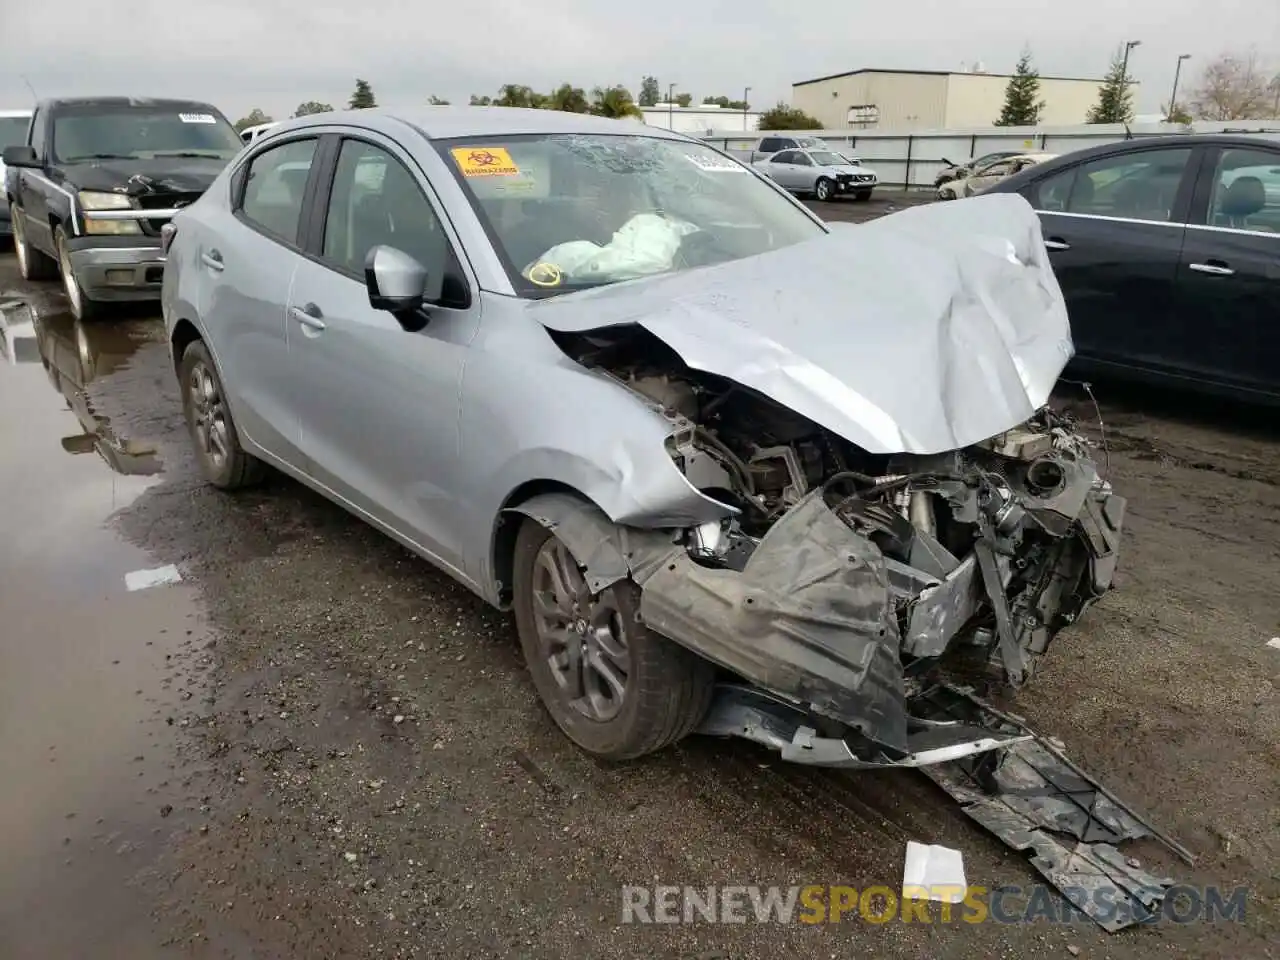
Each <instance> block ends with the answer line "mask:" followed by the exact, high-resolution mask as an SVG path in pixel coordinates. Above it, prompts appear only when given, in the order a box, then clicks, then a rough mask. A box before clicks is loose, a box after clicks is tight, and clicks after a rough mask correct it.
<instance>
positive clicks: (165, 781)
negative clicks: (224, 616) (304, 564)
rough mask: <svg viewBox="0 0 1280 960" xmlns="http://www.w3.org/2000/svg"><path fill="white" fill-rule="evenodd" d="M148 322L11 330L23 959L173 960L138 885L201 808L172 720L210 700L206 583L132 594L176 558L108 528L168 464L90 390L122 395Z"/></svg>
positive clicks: (9, 559)
mask: <svg viewBox="0 0 1280 960" xmlns="http://www.w3.org/2000/svg"><path fill="white" fill-rule="evenodd" d="M6 315H7V316H8V317H9V318H10V321H12V319H13V316H14V312H13V311H7V314H6ZM147 326H149V325H139V324H138V323H137V322H132V321H126V322H123V323H116V322H113V321H111V320H106V321H102V322H98V323H94V324H88V325H85V324H78V323H76V322H75V321H74V320H73V319H72V318H71V317H69V316H67V315H65V314H58V313H49V312H43V311H40V312H37V314H36V315H35V316H34V317H33V318H32V319H31V322H30V323H29V324H28V325H27V327H25V328H24V327H23V326H22V323H21V321H19V322H18V323H13V322H10V323H8V324H7V325H6V328H5V329H4V330H2V331H0V335H2V336H3V340H4V343H3V344H2V345H0V346H2V347H3V349H4V353H3V356H4V358H5V361H6V362H0V496H2V498H3V499H2V500H0V511H3V519H0V529H3V531H4V537H3V543H4V548H3V550H0V611H3V613H2V614H0V624H2V626H0V738H2V739H3V743H4V749H3V750H0V783H3V784H4V785H5V789H4V790H0V836H2V837H4V838H5V840H4V852H5V857H4V861H3V864H2V865H0V955H2V956H3V957H4V958H5V960H18V958H25V957H39V958H41V960H46V958H50V957H72V956H88V955H93V956H103V957H115V956H121V957H124V956H127V957H130V958H131V960H147V958H150V957H153V956H159V955H160V947H159V943H160V939H161V938H160V937H159V935H158V934H157V932H156V931H155V930H154V929H153V927H152V919H151V917H150V915H149V914H150V911H149V908H148V905H147V901H146V900H145V899H144V898H143V897H142V896H141V895H140V894H139V892H138V891H137V890H136V889H134V888H133V887H132V886H131V884H132V881H133V879H134V877H135V876H136V875H137V873H138V871H139V870H140V869H141V868H143V867H145V866H146V865H147V864H148V863H149V862H151V860H152V859H153V858H154V855H155V853H156V851H157V850H158V849H159V847H160V845H161V844H163V842H164V840H165V838H166V836H167V835H168V834H169V833H171V832H172V831H174V830H176V829H181V821H182V819H183V817H182V811H183V810H186V809H189V808H190V807H191V802H190V798H184V797H183V796H182V793H181V789H180V783H179V780H178V778H177V777H176V776H175V774H176V772H177V761H176V759H175V753H176V744H175V737H176V735H177V732H178V731H177V729H176V727H175V726H170V725H169V723H168V721H170V720H172V718H173V716H174V715H175V713H176V712H177V711H179V710H190V709H191V708H192V706H193V704H196V703H198V702H199V700H198V699H197V698H194V697H192V688H190V687H187V688H185V689H184V685H185V684H188V683H193V682H194V681H192V680H190V679H189V677H188V676H187V675H186V673H185V668H184V667H183V666H181V665H180V664H181V663H182V662H183V658H184V656H185V654H186V653H187V652H189V651H190V649H191V648H192V645H193V644H195V643H197V642H199V641H201V639H202V634H201V631H202V629H203V628H202V626H201V623H200V622H199V613H198V610H199V607H198V605H197V600H196V597H195V593H194V589H193V588H192V587H191V586H190V585H188V584H177V585H167V586H159V587H153V588H150V589H146V590H138V591H135V592H129V591H127V590H126V588H125V575H126V574H127V573H129V572H130V571H134V570H139V569H145V568H150V567H155V566H159V565H162V564H165V563H169V562H171V561H172V560H173V559H174V558H168V557H160V558H157V557H152V556H150V555H148V554H147V553H146V552H145V551H142V550H140V549H138V548H136V547H134V546H132V545H130V544H128V543H125V542H124V541H122V540H121V539H120V538H119V537H117V536H116V535H115V533H114V532H112V530H111V529H109V527H108V526H107V525H106V521H107V519H108V518H109V516H110V515H111V514H112V513H113V512H114V511H116V510H119V509H120V508H122V507H124V506H126V505H128V504H129V503H130V502H132V501H133V500H134V499H136V498H137V497H138V496H139V495H140V494H141V493H142V492H143V491H145V490H146V489H147V488H148V487H150V486H151V485H153V484H154V483H156V482H158V481H159V480H160V476H159V474H160V471H161V464H160V461H159V460H158V458H157V457H156V456H155V450H154V448H153V447H152V446H151V445H149V444H147V443H146V442H144V441H141V440H137V439H132V438H126V437H122V436H118V435H117V434H116V433H115V432H114V431H113V430H112V429H111V426H110V424H109V423H108V422H107V421H106V419H105V418H103V417H101V416H99V415H98V414H96V413H95V412H94V408H93V402H92V400H91V398H90V391H91V390H92V391H94V392H96V391H97V390H100V389H101V390H105V389H110V378H111V375H112V373H113V371H116V370H118V369H120V368H121V367H122V366H124V365H125V364H127V363H128V361H129V357H130V355H131V354H132V352H133V350H134V349H135V348H136V346H137V345H138V343H139V342H141V341H143V340H145V339H148V337H147V336H146V332H147V329H146V328H147ZM140 334H141V335H140ZM32 345H34V347H35V350H34V353H33V351H32V350H31V346H32ZM188 698H190V702H188ZM166 805H169V806H171V807H177V808H178V811H177V812H174V811H173V810H172V809H169V810H165V809H164V808H165V807H166Z"/></svg>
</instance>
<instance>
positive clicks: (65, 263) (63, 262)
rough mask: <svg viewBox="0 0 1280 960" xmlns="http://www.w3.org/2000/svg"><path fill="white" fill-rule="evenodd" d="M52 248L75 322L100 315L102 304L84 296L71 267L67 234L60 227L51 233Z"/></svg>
mask: <svg viewBox="0 0 1280 960" xmlns="http://www.w3.org/2000/svg"><path fill="white" fill-rule="evenodd" d="M53 246H54V249H55V250H57V251H58V269H59V271H60V272H61V273H62V289H63V290H64V291H66V294H67V303H68V304H70V306H71V315H72V316H73V317H75V318H76V319H77V320H92V319H94V318H95V317H97V316H99V315H100V314H101V313H102V309H103V308H102V304H100V303H98V302H97V301H96V300H90V299H89V298H88V297H87V296H85V292H84V290H83V289H82V288H81V286H80V281H79V280H77V279H76V272H75V269H74V268H73V267H72V265H71V252H70V251H69V250H68V249H67V234H66V231H65V230H63V229H62V227H57V228H55V229H54V231H53Z"/></svg>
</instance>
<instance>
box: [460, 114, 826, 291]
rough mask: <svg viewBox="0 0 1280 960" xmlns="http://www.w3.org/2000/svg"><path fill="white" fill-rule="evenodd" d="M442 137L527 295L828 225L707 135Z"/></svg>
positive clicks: (720, 256)
mask: <svg viewBox="0 0 1280 960" xmlns="http://www.w3.org/2000/svg"><path fill="white" fill-rule="evenodd" d="M439 149H440V151H441V153H442V155H443V156H444V157H445V160H446V162H447V163H449V164H450V165H451V166H452V168H453V170H454V172H455V175H456V176H457V177H458V180H459V182H460V183H462V185H463V188H464V189H465V190H466V191H467V192H468V194H469V196H470V199H471V201H472V203H473V205H474V207H475V209H476V210H477V212H478V213H479V215H480V217H481V219H482V221H483V223H484V225H485V227H486V229H487V231H488V233H489V234H490V236H491V237H492V238H493V241H494V245H495V247H496V248H497V250H498V252H499V253H500V254H501V255H502V258H503V259H504V261H505V262H506V265H507V267H508V270H509V271H510V273H511V279H512V282H513V284H514V285H515V286H516V288H517V290H518V291H520V292H521V293H522V294H523V295H525V296H534V297H536V296H547V295H552V294H555V293H562V292H565V291H567V290H572V289H580V288H582V287H590V286H600V285H603V284H608V283H615V282H617V281H620V280H631V279H635V278H637V277H645V276H651V275H654V274H660V273H667V272H670V271H674V270H686V269H689V268H692V267H701V266H707V265H710V264H716V263H724V262H726V261H729V260H737V259H740V258H742V257H749V256H753V255H755V254H759V253H765V252H768V251H770V250H777V249H780V248H782V247H785V246H789V245H791V244H793V243H799V242H800V241H802V240H807V239H810V238H812V237H815V236H819V235H821V234H822V233H823V228H822V227H821V226H820V225H819V224H818V223H817V222H816V221H815V220H814V219H813V218H812V217H810V216H808V215H806V214H805V213H804V211H803V210H801V209H799V208H798V207H797V206H796V205H795V204H794V203H792V202H790V201H789V200H788V199H787V198H786V197H785V196H784V195H783V194H781V193H780V192H779V191H777V190H776V189H774V188H772V187H770V186H769V185H768V184H767V183H765V182H762V181H761V180H760V179H759V178H757V177H756V176H755V175H753V174H752V172H751V171H750V170H748V169H747V168H746V167H744V166H743V165H742V164H740V163H738V162H737V161H735V160H733V159H730V158H728V157H726V156H724V155H723V154H720V153H718V152H716V151H715V150H712V149H711V148H710V147H706V146H703V145H701V144H695V143H689V142H685V141H678V140H662V139H658V138H656V137H643V136H616V135H615V136H559V137H553V136H547V137H512V138H509V139H490V140H484V141H478V142H475V143H462V144H460V143H457V142H455V141H446V142H444V143H442V145H441V146H440V148H439Z"/></svg>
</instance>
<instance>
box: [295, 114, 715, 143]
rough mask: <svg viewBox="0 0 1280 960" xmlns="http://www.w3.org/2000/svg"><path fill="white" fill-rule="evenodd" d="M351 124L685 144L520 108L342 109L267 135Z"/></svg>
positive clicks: (621, 125) (387, 129)
mask: <svg viewBox="0 0 1280 960" xmlns="http://www.w3.org/2000/svg"><path fill="white" fill-rule="evenodd" d="M330 124H352V125H354V126H360V127H365V128H368V129H372V130H378V131H380V132H383V133H388V134H390V133H394V132H396V131H397V129H398V128H399V127H401V126H402V125H407V126H410V127H413V128H414V129H415V130H417V131H418V132H419V133H421V134H422V135H423V136H425V137H427V138H428V139H430V140H449V139H453V138H454V137H501V136H517V135H519V134H539V133H559V134H574V133H579V134H588V135H589V134H614V135H619V134H636V135H640V136H646V137H660V138H662V139H667V140H688V139H690V138H689V137H686V136H684V135H682V134H679V133H674V132H672V131H670V130H664V129H662V128H661V127H651V126H648V125H646V124H644V123H643V122H641V121H640V120H638V119H637V120H612V119H609V118H607V117H596V116H592V115H591V114H586V113H566V112H565V111H562V110H533V109H525V108H520V107H470V106H467V107H462V106H458V107H455V106H440V107H436V106H428V107H406V108H395V107H378V108H375V109H371V110H341V111H336V112H331V113H313V114H311V115H310V116H306V117H298V118H296V119H293V120H285V121H282V122H281V124H280V125H279V126H278V127H276V128H275V129H274V130H272V136H278V135H279V134H281V133H287V132H288V131H290V130H298V129H303V128H306V127H316V126H327V125H330Z"/></svg>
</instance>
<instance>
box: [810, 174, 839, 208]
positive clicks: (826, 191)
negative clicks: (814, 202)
mask: <svg viewBox="0 0 1280 960" xmlns="http://www.w3.org/2000/svg"><path fill="white" fill-rule="evenodd" d="M834 192H835V191H834V189H833V185H832V183H831V181H830V180H828V179H827V178H826V177H819V178H818V182H817V183H815V184H814V185H813V195H814V196H815V197H816V198H817V199H819V200H822V201H824V202H825V201H827V200H830V199H831V197H832V195H833V194H834Z"/></svg>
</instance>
